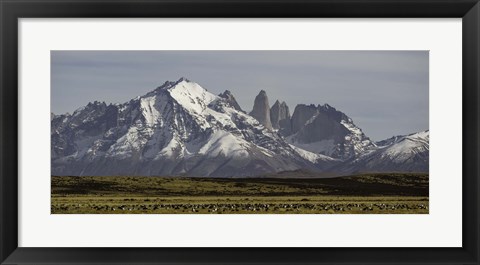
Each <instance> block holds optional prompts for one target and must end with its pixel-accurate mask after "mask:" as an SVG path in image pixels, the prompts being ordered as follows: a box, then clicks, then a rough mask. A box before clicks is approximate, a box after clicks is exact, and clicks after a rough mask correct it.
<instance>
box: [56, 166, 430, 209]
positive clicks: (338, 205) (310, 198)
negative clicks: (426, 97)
mask: <svg viewBox="0 0 480 265" xmlns="http://www.w3.org/2000/svg"><path fill="white" fill-rule="evenodd" d="M428 205H429V204H428V175H426V174H368V175H358V176H349V177H338V178H328V179H320V178H314V179H298V178H275V179H273V178H247V179H217V178H215V179H214V178H164V177H56V176H53V177H52V197H51V212H52V214H118V213H120V214H125V213H132V214H144V213H149V214H178V213H179V214H198V213H200V214H212V213H215V214H232V213H234V214H252V213H253V214H274V213H286V214H307V213H308V214H313V213H315V214H332V213H334V214H338V213H341V214H372V213H373V214H375V213H377V214H407V213H408V214H426V213H428Z"/></svg>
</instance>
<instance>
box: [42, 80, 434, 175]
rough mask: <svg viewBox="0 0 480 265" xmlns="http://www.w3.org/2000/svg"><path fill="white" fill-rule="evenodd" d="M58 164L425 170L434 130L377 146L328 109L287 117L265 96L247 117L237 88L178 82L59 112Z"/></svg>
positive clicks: (83, 169) (98, 169) (54, 124)
mask: <svg viewBox="0 0 480 265" xmlns="http://www.w3.org/2000/svg"><path fill="white" fill-rule="evenodd" d="M51 163H52V166H51V170H52V175H57V176H64V175H71V176H110V175H129V176H194V177H196V176H199V177H200V176H203V177H205V176H209V177H250V176H258V175H263V174H272V173H277V172H285V171H296V170H305V171H309V172H316V173H317V175H318V176H319V177H322V176H337V175H348V174H354V173H359V172H428V163H429V131H428V130H427V131H423V132H417V133H413V134H410V135H404V136H395V137H392V138H390V139H386V140H383V141H379V142H374V141H372V140H370V138H369V137H367V136H366V135H365V134H364V133H363V132H362V130H361V129H360V128H359V127H358V126H356V125H355V124H354V122H353V120H352V119H351V118H350V117H348V116H347V115H346V114H345V113H343V112H341V111H339V110H336V109H335V108H334V107H332V106H330V105H328V104H324V105H304V104H299V105H297V106H296V107H295V109H294V111H293V113H292V114H290V110H289V107H288V106H287V104H286V103H285V102H280V101H279V100H276V101H275V103H274V104H273V105H272V106H271V107H270V103H269V99H268V95H267V93H266V92H265V91H263V90H262V91H260V93H259V94H258V95H257V96H256V98H255V100H254V106H253V110H252V111H251V112H248V113H247V112H246V111H245V110H243V109H242V108H241V106H240V105H239V104H238V102H237V101H236V99H235V97H234V95H233V94H232V92H230V91H228V90H226V91H225V92H223V93H221V94H219V95H214V94H212V93H210V92H208V91H207V90H206V89H204V88H203V87H201V86H200V85H199V84H197V83H195V82H192V81H190V80H188V79H186V78H181V79H179V80H177V81H175V82H171V81H167V82H165V83H164V84H163V85H161V86H159V87H157V88H156V89H155V90H153V91H151V92H149V93H147V94H145V95H143V96H139V97H136V98H134V99H132V100H130V101H128V102H125V103H123V104H108V105H107V104H106V103H105V102H98V101H95V102H92V103H89V104H87V105H86V106H84V107H81V108H79V109H77V110H75V112H73V114H68V113H67V114H62V115H54V114H52V115H51Z"/></svg>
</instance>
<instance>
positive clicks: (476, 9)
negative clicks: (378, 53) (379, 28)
mask: <svg viewBox="0 0 480 265" xmlns="http://www.w3.org/2000/svg"><path fill="white" fill-rule="evenodd" d="M0 16H1V22H0V27H1V42H0V44H1V46H0V48H1V49H0V58H1V65H0V68H1V71H0V80H1V89H0V100H1V103H0V104H1V110H0V115H1V118H0V180H1V184H0V200H1V201H0V207H1V208H0V213H1V223H0V262H1V264H106V263H108V264H190V263H191V264H287V263H288V264H346V263H349V264H370V263H376V264H427V263H428V264H479V222H478V216H479V206H480V205H479V196H478V192H479V191H480V189H479V181H478V180H479V174H478V173H479V171H478V170H479V166H478V165H479V146H478V143H479V141H478V139H479V125H480V123H479V118H480V117H479V110H480V108H479V102H480V101H479V99H480V98H479V74H480V71H479V70H480V69H479V64H480V57H479V48H480V45H479V38H480V27H479V25H480V20H479V19H480V5H479V3H478V0H403V1H400V0H373V1H372V0H363V1H362V0H298V1H295V0H258V1H252V0H243V1H242V0H222V1H221V0H142V1H136V0H117V1H108V0H99V1H95V0H64V1H58V0H36V1H35V0H0ZM44 17H45V18H54V17H82V18H94V17H106V18H138V17H142V18H144V17H179V18H186V17H216V18H220V17H221V18H228V17H246V18H256V17H266V18H273V17H287V18H299V17H302V18H303V17H355V18H359V17H369V18H385V17H408V18H443V17H456V18H462V31H463V32H462V33H463V40H462V41H463V44H462V45H463V47H462V49H463V51H462V52H463V76H462V78H463V87H462V93H463V105H462V112H463V117H462V119H463V128H462V130H463V139H462V141H463V151H462V152H463V165H462V166H463V176H462V178H463V184H462V185H463V195H462V196H463V198H462V199H463V205H462V207H463V216H462V218H463V221H462V229H463V232H462V237H463V247H461V248H22V247H18V244H17V243H18V234H17V231H18V208H17V205H18V184H17V179H18V155H19V153H18V147H17V143H18V106H19V104H18V95H17V93H18V90H17V85H18V81H17V80H18V19H19V18H44ZM452 89H453V88H452Z"/></svg>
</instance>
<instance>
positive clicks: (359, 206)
mask: <svg viewBox="0 0 480 265" xmlns="http://www.w3.org/2000/svg"><path fill="white" fill-rule="evenodd" d="M411 210H415V211H420V212H421V211H425V212H428V204H427V203H309V202H295V203H152V204H150V203H144V204H128V203H124V204H109V205H106V204H104V205H102V204H89V203H84V204H82V203H78V204H69V203H61V204H55V205H52V208H51V211H52V213H62V212H65V213H67V212H92V213H205V214H208V213H217V214H221V213H226V214H228V213H342V212H343V213H356V212H360V213H368V212H376V213H378V212H391V213H392V212H393V213H394V212H396V211H411Z"/></svg>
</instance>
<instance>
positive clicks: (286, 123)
mask: <svg viewBox="0 0 480 265" xmlns="http://www.w3.org/2000/svg"><path fill="white" fill-rule="evenodd" d="M270 121H271V122H272V127H273V128H274V129H279V131H284V132H285V133H287V134H289V133H290V131H291V124H290V110H289V109H288V106H287V103H285V101H283V102H282V103H280V101H278V100H277V101H275V104H273V106H272V108H270Z"/></svg>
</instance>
